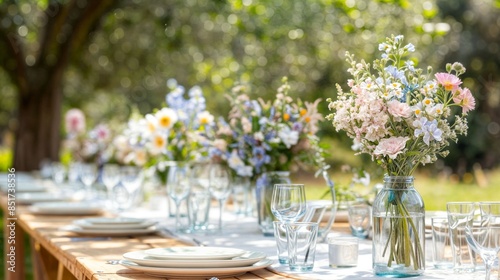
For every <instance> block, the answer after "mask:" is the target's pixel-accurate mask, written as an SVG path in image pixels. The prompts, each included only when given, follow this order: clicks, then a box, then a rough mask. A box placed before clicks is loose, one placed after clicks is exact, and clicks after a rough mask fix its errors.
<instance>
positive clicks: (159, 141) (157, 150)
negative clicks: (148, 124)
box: [147, 133, 168, 155]
mask: <svg viewBox="0 0 500 280" xmlns="http://www.w3.org/2000/svg"><path fill="white" fill-rule="evenodd" d="M167 143H168V141H167V138H166V137H165V135H163V134H162V133H155V134H153V135H152V136H151V141H150V142H149V143H148V145H147V147H148V150H149V151H150V152H151V154H153V155H159V154H161V153H165V152H166V149H167Z"/></svg>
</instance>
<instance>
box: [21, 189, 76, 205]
mask: <svg viewBox="0 0 500 280" xmlns="http://www.w3.org/2000/svg"><path fill="white" fill-rule="evenodd" d="M71 199H72V197H71V196H69V195H65V194H60V193H49V192H25V193H20V194H18V195H16V201H17V202H18V203H20V204H33V203H37V202H53V201H69V200H71Z"/></svg>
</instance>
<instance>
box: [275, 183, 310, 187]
mask: <svg viewBox="0 0 500 280" xmlns="http://www.w3.org/2000/svg"><path fill="white" fill-rule="evenodd" d="M277 186H286V187H290V188H293V187H304V184H274V187H277Z"/></svg>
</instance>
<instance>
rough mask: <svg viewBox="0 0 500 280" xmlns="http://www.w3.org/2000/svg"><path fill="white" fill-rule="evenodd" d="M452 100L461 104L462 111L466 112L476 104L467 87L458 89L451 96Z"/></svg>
mask: <svg viewBox="0 0 500 280" xmlns="http://www.w3.org/2000/svg"><path fill="white" fill-rule="evenodd" d="M453 101H454V102H455V103H456V104H458V105H459V106H462V113H463V114H467V113H468V112H469V111H471V110H473V109H474V107H475V106H476V100H475V99H474V97H473V96H472V93H471V92H470V90H469V89H468V88H464V89H459V90H458V91H457V93H455V95H454V96H453Z"/></svg>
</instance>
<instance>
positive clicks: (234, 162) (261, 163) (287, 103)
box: [211, 78, 323, 179]
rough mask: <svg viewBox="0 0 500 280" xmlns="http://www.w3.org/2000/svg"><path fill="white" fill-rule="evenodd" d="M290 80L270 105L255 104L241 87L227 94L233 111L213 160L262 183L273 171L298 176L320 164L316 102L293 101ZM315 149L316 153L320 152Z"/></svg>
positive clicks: (260, 101) (220, 127) (220, 123)
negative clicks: (307, 167)
mask: <svg viewBox="0 0 500 280" xmlns="http://www.w3.org/2000/svg"><path fill="white" fill-rule="evenodd" d="M289 89H290V86H289V85H288V82H287V80H286V78H284V79H283V85H282V86H281V87H280V88H278V90H277V93H276V96H275V98H274V99H273V100H271V101H264V100H263V99H261V98H259V99H251V98H250V97H249V95H248V92H247V91H248V87H246V86H243V85H238V86H236V87H234V88H233V89H232V92H231V94H230V95H228V96H227V97H228V100H229V103H230V104H229V105H230V106H231V108H232V109H231V111H230V112H229V115H228V118H227V120H225V119H222V118H221V119H219V121H218V126H217V127H218V130H217V131H216V139H215V140H214V141H213V148H212V150H211V156H212V157H214V156H215V157H220V158H221V159H223V160H225V161H227V163H228V165H229V167H230V168H231V169H232V170H234V172H235V173H236V174H237V175H238V176H244V177H251V178H254V179H255V178H257V177H258V176H259V175H260V174H263V173H265V172H268V171H293V170H292V169H294V168H296V167H297V166H300V165H318V164H317V163H318V162H319V161H321V160H322V159H323V158H322V155H321V154H319V153H317V152H316V151H317V150H318V149H317V147H318V145H319V139H318V137H317V136H316V133H317V131H318V122H319V121H320V120H322V119H323V116H322V115H321V114H319V113H318V110H317V105H318V103H319V101H320V100H319V99H318V100H316V101H315V102H312V103H310V102H302V100H300V99H297V100H296V101H294V100H293V98H292V97H290V96H289V94H288V92H289ZM315 148H316V149H315Z"/></svg>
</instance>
